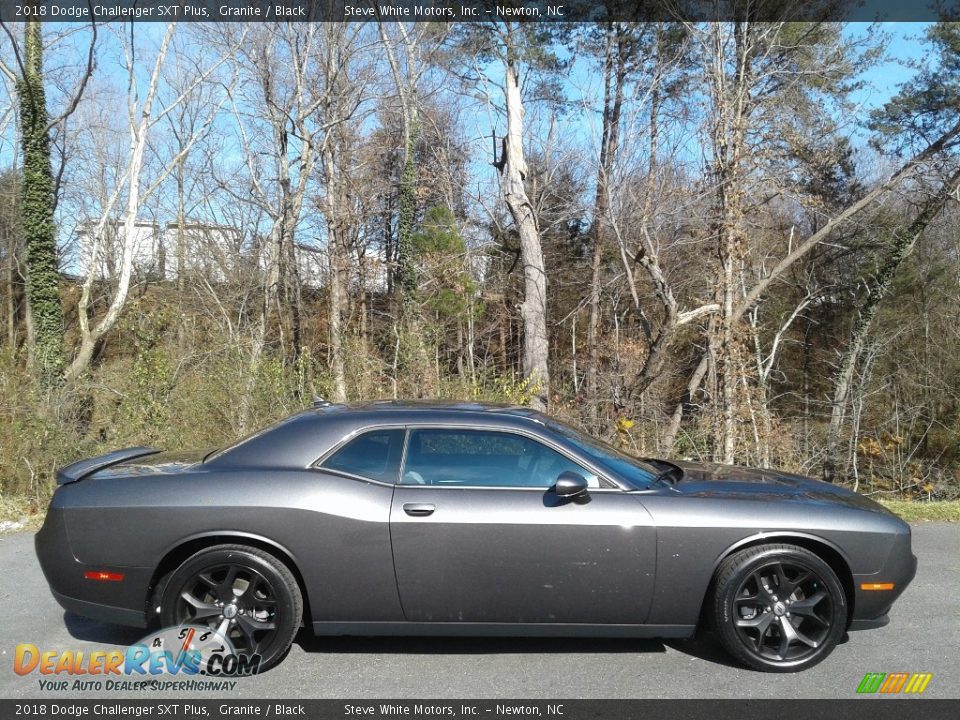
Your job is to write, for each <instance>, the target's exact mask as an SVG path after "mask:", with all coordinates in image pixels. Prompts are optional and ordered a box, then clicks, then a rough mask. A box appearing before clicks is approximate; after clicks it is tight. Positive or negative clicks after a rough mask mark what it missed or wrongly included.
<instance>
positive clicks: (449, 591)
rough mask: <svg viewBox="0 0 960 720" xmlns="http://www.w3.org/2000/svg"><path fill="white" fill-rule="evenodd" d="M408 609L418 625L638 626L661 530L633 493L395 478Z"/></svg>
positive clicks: (398, 547) (393, 521) (395, 530)
mask: <svg viewBox="0 0 960 720" xmlns="http://www.w3.org/2000/svg"><path fill="white" fill-rule="evenodd" d="M390 526H391V528H390V529H391V537H392V543H393V555H394V564H395V567H396V574H397V582H398V586H399V590H400V599H401V603H402V605H403V611H404V615H405V617H406V619H407V620H409V621H416V622H491V623H642V622H644V620H645V619H646V617H647V614H648V610H649V606H650V601H651V598H652V593H653V583H654V569H655V565H656V531H655V529H654V528H653V525H652V520H651V518H650V515H649V513H647V511H646V509H645V508H644V507H643V505H642V504H641V503H640V502H639V501H638V500H637V499H636V498H635V497H632V496H631V495H629V494H627V493H624V492H621V491H617V490H593V491H591V493H590V495H589V497H588V498H586V499H582V500H579V501H561V500H560V499H559V498H557V496H556V495H555V494H554V493H553V492H551V491H549V490H546V491H545V490H543V489H516V488H510V489H505V488H485V487H484V488H476V487H473V488H458V487H431V486H429V485H398V486H397V488H396V490H395V491H394V497H393V504H392V507H391V513H390Z"/></svg>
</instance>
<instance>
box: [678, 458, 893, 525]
mask: <svg viewBox="0 0 960 720" xmlns="http://www.w3.org/2000/svg"><path fill="white" fill-rule="evenodd" d="M674 464H675V465H677V466H679V467H680V468H681V469H682V470H683V477H682V478H680V480H679V481H678V482H677V484H676V485H675V486H674V489H675V490H677V492H680V493H682V494H684V495H690V496H692V497H724V498H739V499H743V500H765V501H776V500H803V501H804V502H808V503H809V502H811V501H813V502H819V503H823V504H826V505H846V506H848V507H855V508H859V509H861V510H869V511H872V512H879V513H883V514H886V515H890V514H892V513H890V512H889V511H888V510H887V509H886V508H884V507H883V506H882V505H880V504H879V503H876V502H874V501H873V500H871V499H870V498H867V497H864V496H863V495H859V494H858V493H855V492H853V491H852V490H849V489H847V488H844V487H839V486H837V485H832V484H831V483H826V482H823V481H821V480H815V479H813V478H811V477H806V476H805V475H795V474H793V473H788V472H782V471H780V470H762V469H760V468H749V467H739V466H737V465H721V464H719V463H694V462H685V461H674Z"/></svg>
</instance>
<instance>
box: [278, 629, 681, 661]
mask: <svg viewBox="0 0 960 720" xmlns="http://www.w3.org/2000/svg"><path fill="white" fill-rule="evenodd" d="M294 642H295V643H296V644H297V645H299V646H300V648H301V649H302V650H303V651H304V652H308V653H325V654H336V653H365V654H387V655H487V654H544V653H577V654H581V655H582V654H583V653H597V654H601V653H603V654H606V653H662V652H666V647H665V646H664V643H663V641H662V640H657V639H646V638H589V637H583V638H570V637H565V638H559V637H558V638H552V637H551V638H545V637H450V636H448V637H423V636H421V637H417V636H396V637H395V636H383V637H366V636H340V635H337V636H317V635H314V634H313V633H311V632H310V631H309V630H307V629H301V630H300V632H299V633H297V636H296V638H294Z"/></svg>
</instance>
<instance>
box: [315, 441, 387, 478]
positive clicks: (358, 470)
mask: <svg viewBox="0 0 960 720" xmlns="http://www.w3.org/2000/svg"><path fill="white" fill-rule="evenodd" d="M404 432H405V431H404V430H403V429H402V428H395V429H390V430H372V431H370V432H365V433H363V434H361V435H358V436H357V437H355V438H353V439H352V440H350V441H349V442H348V443H347V444H346V445H344V446H343V447H342V448H340V449H339V450H337V451H336V452H335V453H333V455H331V456H330V457H328V458H327V459H326V460H324V461H323V462H322V463H320V467H322V468H325V469H327V470H338V471H340V472H344V473H349V474H350V475H359V476H360V477H365V478H370V479H371V480H379V481H380V482H388V483H395V482H396V481H397V475H398V473H399V470H400V460H401V458H402V456H403V435H404Z"/></svg>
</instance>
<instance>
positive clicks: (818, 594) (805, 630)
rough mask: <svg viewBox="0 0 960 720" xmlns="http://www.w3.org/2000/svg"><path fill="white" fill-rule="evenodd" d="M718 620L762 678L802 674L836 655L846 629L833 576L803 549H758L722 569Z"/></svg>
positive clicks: (730, 647) (715, 607) (728, 642)
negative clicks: (762, 675)
mask: <svg viewBox="0 0 960 720" xmlns="http://www.w3.org/2000/svg"><path fill="white" fill-rule="evenodd" d="M714 577H715V582H714V593H713V597H712V600H711V613H710V614H711V616H712V620H713V622H714V624H715V627H716V630H717V633H718V635H719V636H720V641H721V643H722V644H723V646H724V648H726V650H727V652H729V653H730V654H731V655H732V656H733V657H734V658H736V659H737V660H738V661H740V662H741V663H743V664H744V665H746V666H747V667H750V668H753V669H754V670H760V671H763V672H798V671H800V670H806V669H807V668H809V667H813V666H814V665H816V664H817V663H818V662H820V661H821V660H823V659H824V658H825V657H827V655H829V654H830V653H831V652H832V651H833V649H834V647H836V645H837V643H838V642H839V641H840V639H841V638H842V637H843V634H844V632H845V630H846V626H847V612H848V609H847V598H846V595H845V594H844V591H843V586H842V585H841V584H840V580H839V579H838V578H837V575H836V573H835V572H834V571H833V569H832V568H831V567H830V566H829V565H827V563H826V562H824V561H823V560H822V559H821V558H819V557H818V556H817V555H815V554H813V553H812V552H810V551H809V550H806V549H804V548H802V547H798V546H796V545H781V544H770V545H759V546H756V547H751V548H747V549H745V550H741V551H739V552H736V553H734V554H733V555H731V556H730V557H728V558H727V559H725V560H724V561H723V562H722V563H721V564H720V566H719V567H718V568H717V572H716V575H715V576H714Z"/></svg>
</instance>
